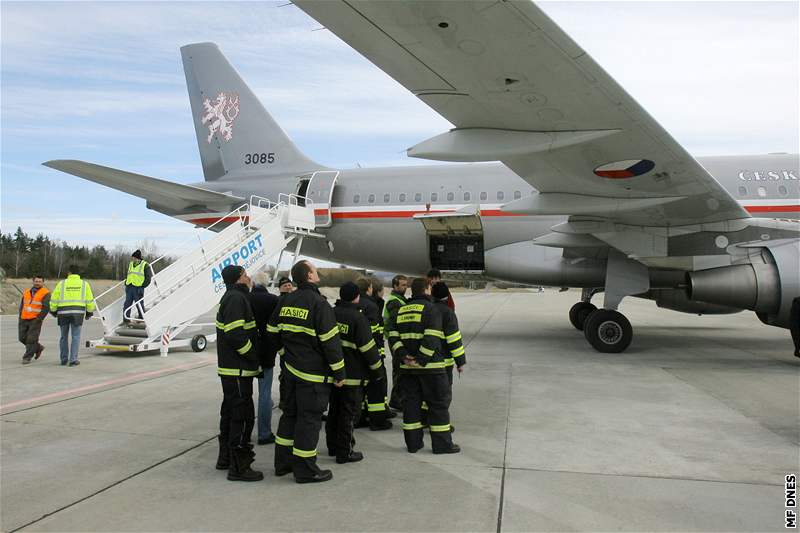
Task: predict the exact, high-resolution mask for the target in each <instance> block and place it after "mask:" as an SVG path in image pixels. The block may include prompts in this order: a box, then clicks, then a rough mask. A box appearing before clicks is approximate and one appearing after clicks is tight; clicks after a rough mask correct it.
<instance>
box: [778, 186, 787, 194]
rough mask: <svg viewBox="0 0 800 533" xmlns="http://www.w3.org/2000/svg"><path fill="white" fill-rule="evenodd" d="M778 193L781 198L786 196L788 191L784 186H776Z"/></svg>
mask: <svg viewBox="0 0 800 533" xmlns="http://www.w3.org/2000/svg"><path fill="white" fill-rule="evenodd" d="M778 192H779V193H780V195H781V196H786V195H787V194H789V191H788V190H787V189H786V186H785V185H780V186H778Z"/></svg>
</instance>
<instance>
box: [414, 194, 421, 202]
mask: <svg viewBox="0 0 800 533" xmlns="http://www.w3.org/2000/svg"><path fill="white" fill-rule="evenodd" d="M414 201H415V202H417V203H419V202H421V201H422V193H421V192H418V193H415V194H414Z"/></svg>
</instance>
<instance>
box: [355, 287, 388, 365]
mask: <svg viewBox="0 0 800 533" xmlns="http://www.w3.org/2000/svg"><path fill="white" fill-rule="evenodd" d="M358 306H359V308H360V309H361V312H362V313H364V316H365V317H367V320H369V327H370V332H371V333H372V338H373V339H375V345H376V346H377V347H378V353H379V354H380V356H381V357H383V356H384V354H383V318H382V317H381V313H380V311H379V310H378V304H377V303H376V302H375V300H374V299H373V298H372V296H369V295H367V294H362V295H361V300H360V301H359V303H358Z"/></svg>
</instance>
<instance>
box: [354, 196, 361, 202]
mask: <svg viewBox="0 0 800 533" xmlns="http://www.w3.org/2000/svg"><path fill="white" fill-rule="evenodd" d="M360 201H361V195H360V194H356V195H353V203H354V204H357V203H358V202H360Z"/></svg>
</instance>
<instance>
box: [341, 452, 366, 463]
mask: <svg viewBox="0 0 800 533" xmlns="http://www.w3.org/2000/svg"><path fill="white" fill-rule="evenodd" d="M363 458H364V454H363V453H361V452H356V451H352V452H350V455H348V456H347V457H337V458H336V462H337V463H339V464H340V465H343V464H345V463H357V462H359V461H360V460H362V459H363Z"/></svg>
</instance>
